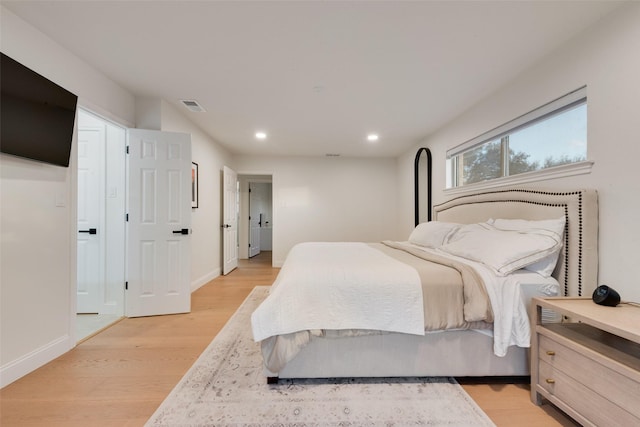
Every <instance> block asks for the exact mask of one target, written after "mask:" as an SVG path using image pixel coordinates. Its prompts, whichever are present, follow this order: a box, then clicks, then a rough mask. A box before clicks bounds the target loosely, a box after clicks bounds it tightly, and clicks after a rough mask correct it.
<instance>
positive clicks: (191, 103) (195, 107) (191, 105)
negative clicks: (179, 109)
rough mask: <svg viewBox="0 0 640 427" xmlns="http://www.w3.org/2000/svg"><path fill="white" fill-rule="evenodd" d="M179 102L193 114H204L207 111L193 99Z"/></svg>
mask: <svg viewBox="0 0 640 427" xmlns="http://www.w3.org/2000/svg"><path fill="white" fill-rule="evenodd" d="M180 102H182V103H183V104H184V106H185V107H187V108H188V109H189V111H192V112H194V113H204V112H205V111H207V110H205V109H204V108H203V107H202V105H200V104H198V101H195V100H193V99H181V100H180Z"/></svg>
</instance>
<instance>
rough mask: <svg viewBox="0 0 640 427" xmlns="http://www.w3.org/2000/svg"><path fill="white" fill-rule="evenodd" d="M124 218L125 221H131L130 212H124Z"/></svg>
mask: <svg viewBox="0 0 640 427" xmlns="http://www.w3.org/2000/svg"><path fill="white" fill-rule="evenodd" d="M124 220H125V222H129V214H124Z"/></svg>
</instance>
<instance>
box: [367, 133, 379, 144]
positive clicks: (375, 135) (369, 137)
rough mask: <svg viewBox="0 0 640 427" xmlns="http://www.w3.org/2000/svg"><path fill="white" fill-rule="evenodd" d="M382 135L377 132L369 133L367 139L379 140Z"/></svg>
mask: <svg viewBox="0 0 640 427" xmlns="http://www.w3.org/2000/svg"><path fill="white" fill-rule="evenodd" d="M379 138H380V137H379V136H378V134H377V133H370V134H369V135H367V141H371V142H373V141H377V140H378V139H379Z"/></svg>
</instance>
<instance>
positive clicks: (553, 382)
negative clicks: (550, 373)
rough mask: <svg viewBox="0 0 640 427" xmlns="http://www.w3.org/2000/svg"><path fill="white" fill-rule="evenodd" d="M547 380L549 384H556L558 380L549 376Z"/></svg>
mask: <svg viewBox="0 0 640 427" xmlns="http://www.w3.org/2000/svg"><path fill="white" fill-rule="evenodd" d="M545 381H546V382H547V384H555V383H556V380H554V379H553V378H547V379H546V380H545Z"/></svg>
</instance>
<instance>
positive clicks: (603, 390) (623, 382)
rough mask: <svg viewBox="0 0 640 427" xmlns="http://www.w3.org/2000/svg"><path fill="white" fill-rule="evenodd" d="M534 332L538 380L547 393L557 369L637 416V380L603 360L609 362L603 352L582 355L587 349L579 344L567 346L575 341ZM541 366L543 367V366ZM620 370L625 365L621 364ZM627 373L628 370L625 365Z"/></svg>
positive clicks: (639, 415) (639, 393)
mask: <svg viewBox="0 0 640 427" xmlns="http://www.w3.org/2000/svg"><path fill="white" fill-rule="evenodd" d="M551 335H553V336H545V335H542V334H539V335H538V338H539V346H538V358H539V360H540V368H539V371H538V381H537V382H538V383H539V384H540V385H541V386H542V387H543V388H545V389H546V390H547V391H549V393H554V391H553V390H554V387H553V383H551V384H550V383H549V382H548V381H556V383H557V381H558V380H557V379H556V378H554V375H555V376H557V375H558V374H559V373H560V374H562V376H563V377H566V378H569V379H570V380H571V381H573V382H576V383H579V384H581V385H583V387H584V388H585V389H589V390H590V391H592V392H593V393H595V394H597V395H600V396H602V398H603V399H606V400H608V401H610V402H612V403H614V404H616V405H618V406H620V407H622V408H625V409H627V410H628V411H629V412H630V413H632V414H633V415H634V416H635V417H636V419H637V420H638V419H640V407H639V405H638V399H639V398H640V384H639V383H638V382H636V381H634V380H633V379H631V378H629V377H628V375H624V374H621V373H619V372H616V371H614V370H612V369H610V368H608V367H606V366H603V363H604V364H607V362H608V363H611V361H610V360H609V359H607V358H606V357H605V356H603V355H601V354H597V353H593V352H592V353H589V354H590V356H591V357H587V356H585V354H586V353H588V351H587V349H584V348H580V349H579V351H578V350H574V349H572V348H569V346H572V347H576V345H577V344H575V343H574V342H571V341H569V340H567V339H566V338H565V337H562V336H555V334H551ZM543 367H544V369H543ZM621 370H622V371H624V370H625V369H624V368H622V369H621ZM628 371H629V375H631V370H630V369H629V370H628Z"/></svg>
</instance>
